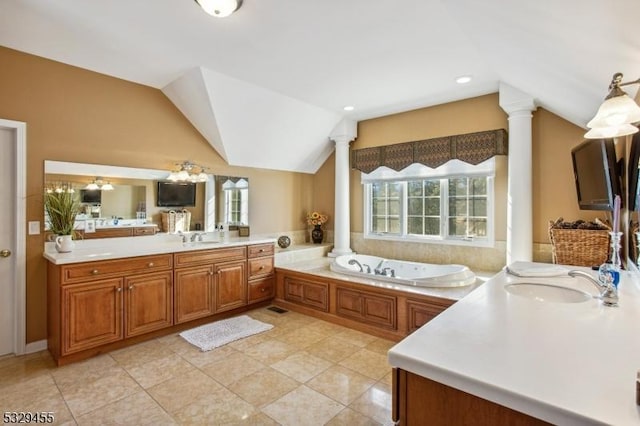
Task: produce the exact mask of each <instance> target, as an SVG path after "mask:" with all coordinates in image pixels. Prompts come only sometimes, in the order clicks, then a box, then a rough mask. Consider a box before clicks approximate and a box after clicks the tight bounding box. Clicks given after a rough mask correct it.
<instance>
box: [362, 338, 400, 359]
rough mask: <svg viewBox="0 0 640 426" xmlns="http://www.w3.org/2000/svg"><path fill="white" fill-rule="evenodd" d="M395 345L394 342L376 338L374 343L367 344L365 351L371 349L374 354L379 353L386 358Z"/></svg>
mask: <svg viewBox="0 0 640 426" xmlns="http://www.w3.org/2000/svg"><path fill="white" fill-rule="evenodd" d="M395 344H396V342H392V341H391V340H387V339H380V338H376V339H375V340H374V341H372V342H371V343H369V344H367V346H365V349H369V350H370V351H372V352H377V353H379V354H382V355H385V356H386V355H387V352H389V349H391V348H392V347H393V346H395Z"/></svg>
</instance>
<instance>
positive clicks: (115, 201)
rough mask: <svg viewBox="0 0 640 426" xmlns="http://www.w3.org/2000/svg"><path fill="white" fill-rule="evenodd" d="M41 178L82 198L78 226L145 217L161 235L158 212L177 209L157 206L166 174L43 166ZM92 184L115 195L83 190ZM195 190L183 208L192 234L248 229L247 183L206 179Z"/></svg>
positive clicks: (226, 178)
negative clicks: (218, 228) (227, 226)
mask: <svg viewBox="0 0 640 426" xmlns="http://www.w3.org/2000/svg"><path fill="white" fill-rule="evenodd" d="M44 172H45V188H52V187H56V186H60V185H70V186H71V187H73V188H74V190H75V191H76V192H77V194H78V197H81V198H80V200H81V201H83V202H82V210H81V215H80V216H79V219H80V220H82V219H95V220H97V221H98V222H97V223H98V224H99V223H100V222H101V221H102V222H104V221H109V220H111V219H112V218H114V217H115V218H121V219H123V220H131V219H136V220H139V219H140V213H141V212H144V217H145V221H146V222H147V223H155V224H157V225H158V226H159V227H160V230H161V231H162V224H161V216H162V212H166V211H167V210H171V209H179V208H178V207H163V206H158V199H157V194H158V192H157V191H158V181H164V180H165V179H166V178H167V176H168V174H169V172H168V171H165V170H154V169H139V168H130V167H119V166H108V165H99V164H85V163H70V162H61V161H51V160H46V161H45V165H44ZM94 181H95V182H96V184H97V185H98V187H100V188H104V185H111V187H112V188H113V189H112V190H111V189H110V190H99V191H96V190H91V189H87V187H88V185H89V184H91V183H93V182H94ZM195 186H196V189H195V203H194V204H195V205H194V206H190V207H185V208H186V209H187V210H189V211H190V212H191V226H190V228H191V230H196V229H199V230H203V231H213V230H215V227H216V225H218V224H220V223H228V224H230V225H231V226H237V225H246V226H248V225H249V180H248V179H247V178H243V177H236V176H215V175H209V179H208V180H207V181H206V182H201V183H197V184H196V185H195ZM45 222H46V221H45Z"/></svg>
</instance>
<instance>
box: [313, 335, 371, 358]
mask: <svg viewBox="0 0 640 426" xmlns="http://www.w3.org/2000/svg"><path fill="white" fill-rule="evenodd" d="M360 349H361V348H360V346H356V345H352V344H351V343H348V342H346V341H344V340H341V339H339V340H336V339H335V338H333V337H327V338H326V339H323V340H321V341H319V342H318V343H315V344H313V345H311V346H309V347H308V348H307V351H309V352H311V353H312V354H314V355H315V356H318V357H320V358H324V359H326V360H328V361H331V362H334V363H335V362H340V361H342V360H343V359H345V358H347V357H349V356H351V355H353V354H354V353H356V352H358V351H359V350H360Z"/></svg>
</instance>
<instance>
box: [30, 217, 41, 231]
mask: <svg viewBox="0 0 640 426" xmlns="http://www.w3.org/2000/svg"><path fill="white" fill-rule="evenodd" d="M39 233H40V221H38V220H32V221H30V222H29V235H38V234H39Z"/></svg>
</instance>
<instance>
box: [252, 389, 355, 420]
mask: <svg viewBox="0 0 640 426" xmlns="http://www.w3.org/2000/svg"><path fill="white" fill-rule="evenodd" d="M343 408H344V406H343V405H342V404H340V403H338V402H336V401H334V400H332V399H330V398H327V397H326V396H324V395H322V394H320V393H318V392H316V391H314V390H313V389H309V388H308V387H306V386H304V385H301V386H300V387H299V388H297V389H295V390H293V391H291V392H289V393H288V394H286V395H285V396H283V397H282V398H280V399H278V400H277V401H275V402H273V403H271V404H269V405H267V406H266V407H264V408H263V409H262V411H263V412H264V413H266V414H267V415H268V416H269V417H271V418H272V419H274V420H275V421H277V422H278V423H280V424H281V425H285V426H287V425H292V426H299V425H303V424H304V425H306V426H313V425H323V424H325V423H326V422H328V421H329V420H330V419H332V418H333V417H334V416H335V415H336V414H338V413H339V412H340V411H342V409H343Z"/></svg>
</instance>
